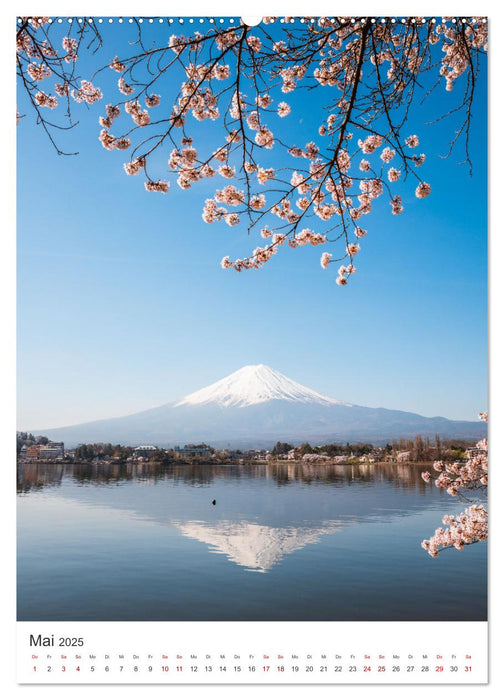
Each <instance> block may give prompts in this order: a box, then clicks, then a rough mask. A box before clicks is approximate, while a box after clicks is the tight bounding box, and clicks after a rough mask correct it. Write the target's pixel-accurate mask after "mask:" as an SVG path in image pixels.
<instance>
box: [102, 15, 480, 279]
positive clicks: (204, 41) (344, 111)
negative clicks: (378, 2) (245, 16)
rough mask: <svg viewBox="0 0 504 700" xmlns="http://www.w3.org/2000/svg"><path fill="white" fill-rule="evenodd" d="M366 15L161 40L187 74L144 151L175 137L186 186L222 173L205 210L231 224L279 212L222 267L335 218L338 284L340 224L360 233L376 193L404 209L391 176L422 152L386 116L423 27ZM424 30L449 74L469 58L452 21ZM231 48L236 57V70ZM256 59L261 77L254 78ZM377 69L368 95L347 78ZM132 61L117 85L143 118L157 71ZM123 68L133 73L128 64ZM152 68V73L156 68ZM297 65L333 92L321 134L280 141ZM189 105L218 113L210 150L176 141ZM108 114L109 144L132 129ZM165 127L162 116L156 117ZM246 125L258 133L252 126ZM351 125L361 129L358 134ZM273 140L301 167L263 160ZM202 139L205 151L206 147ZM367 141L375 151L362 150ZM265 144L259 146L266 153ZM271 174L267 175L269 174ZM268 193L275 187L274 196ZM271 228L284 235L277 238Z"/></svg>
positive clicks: (201, 112)
mask: <svg viewBox="0 0 504 700" xmlns="http://www.w3.org/2000/svg"><path fill="white" fill-rule="evenodd" d="M308 20H309V21H308ZM285 21H287V19H286V20H285ZM368 24H369V23H367V24H366V23H363V25H362V28H361V27H360V25H359V24H357V25H356V24H355V23H354V22H352V21H351V20H350V18H347V19H346V20H345V18H319V20H318V22H317V24H315V23H314V22H312V21H311V18H307V22H306V28H307V32H306V42H307V43H306V44H300V46H302V48H299V47H298V46H297V43H296V42H298V41H299V38H298V37H299V36H301V34H302V31H301V30H300V31H299V32H297V31H293V32H292V33H291V31H290V30H288V29H287V31H286V32H285V34H284V36H283V37H282V40H279V41H274V40H273V39H272V38H271V37H269V36H268V34H267V33H266V32H265V33H264V36H263V35H261V39H260V38H259V37H258V36H255V35H254V34H252V33H250V31H249V30H248V29H244V28H242V27H234V28H231V27H230V28H229V29H225V28H224V27H221V26H214V27H213V28H212V30H211V31H208V32H207V33H206V34H205V35H202V34H200V33H199V32H194V33H193V34H192V35H191V36H189V37H186V36H183V35H180V36H176V35H172V36H171V37H170V39H169V41H168V47H169V50H167V55H168V54H169V62H171V63H174V64H175V63H177V64H178V65H179V66H180V67H181V68H182V69H183V71H185V75H183V80H182V82H181V84H180V91H179V94H178V95H177V97H176V99H175V100H174V103H173V106H172V108H171V115H170V113H169V112H168V115H167V118H164V119H161V120H160V122H157V124H163V122H166V123H167V125H166V131H165V133H164V134H163V133H161V134H160V135H157V134H156V135H153V136H151V134H152V132H147V133H148V136H146V137H145V142H147V141H148V140H150V139H151V138H152V139H153V142H154V147H153V148H151V147H150V145H149V149H148V151H147V153H150V152H151V151H152V150H155V148H157V147H158V145H160V144H161V143H163V142H164V143H168V141H171V142H172V143H173V146H175V148H173V150H172V152H171V154H170V157H169V161H168V164H169V167H170V169H171V170H172V171H175V172H176V173H177V175H178V180H177V182H178V184H179V186H180V187H181V188H182V189H188V188H189V187H191V186H192V185H193V184H194V183H196V182H198V181H199V180H201V179H202V178H207V177H213V176H215V175H216V174H219V175H221V176H222V177H223V178H225V179H227V180H229V181H230V184H229V185H228V186H226V187H223V188H222V189H218V190H216V192H215V195H214V197H213V198H212V199H207V200H206V202H205V205H204V208H203V214H202V216H203V219H204V221H205V222H207V223H214V222H215V221H221V222H225V223H227V225H229V226H237V225H238V224H239V223H240V216H242V214H244V213H246V214H247V215H248V217H249V221H250V222H251V226H252V227H254V226H255V225H256V224H258V222H259V221H260V220H262V219H263V217H265V216H270V215H273V216H276V217H278V219H280V220H281V223H280V224H278V223H277V226H279V227H280V230H282V233H281V234H276V233H275V230H274V227H272V228H270V227H269V226H268V225H265V223H263V222H262V221H261V225H260V226H261V228H260V227H259V225H258V226H257V228H260V233H261V236H262V237H263V238H267V239H268V241H269V243H271V245H267V246H266V247H264V248H262V247H259V248H257V249H256V250H255V251H254V252H253V254H252V255H251V256H250V258H247V259H246V260H236V261H234V262H232V261H230V260H229V258H225V259H224V261H223V263H224V264H223V267H226V268H233V269H235V270H238V271H241V270H243V269H249V268H255V267H257V266H260V265H262V264H264V263H265V262H266V261H267V260H269V259H270V258H271V256H272V255H274V254H275V253H276V251H277V249H278V247H279V246H281V245H282V244H283V243H286V244H288V246H289V247H291V248H295V247H298V246H302V245H305V244H306V243H310V244H311V245H318V244H319V243H320V242H322V241H325V240H327V233H329V232H330V231H332V230H335V229H339V232H338V233H337V234H336V236H335V237H334V239H333V240H341V239H342V238H343V235H344V236H345V238H344V241H345V244H346V248H345V255H344V256H343V258H341V260H344V258H350V260H349V261H348V260H347V261H346V262H347V263H349V264H347V265H344V266H343V268H344V271H343V272H342V273H340V274H339V278H338V279H339V280H340V281H338V280H337V281H338V284H342V285H343V284H346V283H347V280H348V277H349V275H350V274H353V273H354V272H355V268H354V266H353V264H352V260H353V257H354V256H355V255H356V253H357V252H359V250H360V245H359V243H350V242H349V240H348V233H349V232H351V231H353V232H354V234H355V237H356V238H357V239H358V240H359V241H360V239H361V238H363V237H364V236H365V235H366V233H367V227H366V224H362V225H361V221H362V220H363V217H364V216H366V215H368V214H369V213H371V211H372V207H373V205H374V204H375V200H376V199H377V198H378V197H380V196H381V195H382V194H383V193H384V192H385V191H386V192H387V193H388V194H389V199H390V205H391V207H392V214H394V215H398V214H401V213H402V212H403V210H404V207H403V203H402V199H401V197H400V196H399V195H397V194H395V193H394V192H393V189H392V188H391V183H392V184H393V183H396V182H398V181H399V180H401V179H406V177H407V175H408V174H411V173H412V172H414V171H413V166H415V167H419V166H421V165H422V164H423V163H424V162H425V154H418V153H415V154H414V155H406V153H408V151H407V148H410V149H415V148H416V147H418V146H419V144H420V140H419V137H418V136H417V135H416V134H411V135H409V136H407V137H406V138H405V135H404V134H403V133H402V126H403V125H402V123H400V124H399V122H397V124H393V119H394V114H393V111H394V109H395V106H396V105H398V104H400V103H401V101H402V100H406V98H407V94H408V87H407V86H408V85H409V84H410V83H409V82H404V81H405V79H406V78H405V76H406V77H407V78H408V81H410V78H411V77H412V79H413V80H416V79H417V76H418V75H420V74H421V73H422V72H423V71H426V70H427V64H428V61H427V60H426V55H427V53H428V51H427V52H425V51H424V50H423V48H422V44H421V42H420V41H418V40H417V39H416V38H415V39H414V40H413V37H417V35H418V36H420V35H419V34H418V32H419V31H420V30H421V29H422V27H420V25H419V24H418V23H417V20H416V19H415V18H411V19H409V20H407V21H406V22H405V23H404V26H403V27H400V26H394V25H393V24H392V23H391V22H389V21H386V22H383V23H379V24H378V23H376V24H374V25H373V26H371V25H369V26H368ZM480 24H481V23H480V22H477V23H476V25H475V26H471V27H470V28H468V31H466V32H465V36H466V37H467V41H468V42H469V45H470V46H471V47H483V46H484V42H486V38H484V36H483V34H484V32H483V30H480V29H479V27H480ZM312 25H313V26H312ZM365 27H366V29H365ZM411 27H413V29H412V30H411ZM366 31H367V32H368V35H367V39H366V41H365V40H364V37H365V32H366ZM426 36H427V37H428V38H429V41H431V42H432V45H434V43H436V41H441V43H442V44H443V47H444V48H443V53H444V54H445V55H444V58H443V60H442V61H441V71H442V73H441V74H442V75H445V77H446V78H447V80H448V79H449V78H450V77H451V79H452V80H453V79H454V77H457V76H458V75H461V74H462V72H464V71H466V70H467V69H468V65H467V62H466V63H464V60H465V58H467V56H468V55H469V54H467V56H466V57H465V58H464V56H463V55H462V54H463V51H462V48H461V42H460V37H461V33H460V29H459V28H458V25H457V30H455V29H451V28H450V26H449V22H446V23H443V28H442V30H441V31H438V33H436V32H434V31H433V30H431V29H429V31H427V32H426ZM432 37H433V38H432ZM302 41H305V39H304V38H303V40H302ZM205 47H207V49H205ZM164 50H165V49H161V53H160V54H159V59H160V60H159V62H158V64H157V65H158V66H159V65H163V64H162V57H163V53H162V52H163V51H164ZM437 50H439V49H437ZM157 51H158V49H156V52H157ZM172 52H173V53H174V54H175V57H173V53H172ZM142 60H146V63H148V64H149V65H152V64H151V54H150V53H149V51H148V50H146V51H145V53H144V54H142ZM238 60H240V61H241V64H240V66H239V67H238V71H235V68H236V65H237V61H238ZM138 65H140V64H138ZM133 66H135V68H137V65H136V64H135V61H133V63H132V59H124V60H121V59H120V58H119V57H118V56H116V57H114V59H113V60H112V61H111V63H110V67H111V69H113V70H114V71H117V72H120V73H122V74H123V75H126V71H128V70H129V71H132V68H133ZM382 67H383V68H382ZM258 71H260V76H261V77H260V80H259V79H258V78H257V76H258V74H259V73H258ZM378 71H379V77H378V81H379V82H380V86H379V87H380V90H378V88H376V92H373V93H372V94H373V97H372V98H371V97H367V96H366V94H365V91H363V90H361V88H360V87H359V89H358V90H355V89H354V84H355V85H356V80H357V78H359V77H361V76H362V77H363V79H364V80H365V81H368V80H369V79H375V78H374V76H376V75H377V74H378ZM139 73H140V70H138V71H136V72H135V78H134V80H132V85H128V84H127V83H126V82H125V81H124V77H123V75H121V77H120V78H119V90H120V92H121V93H122V94H125V95H131V96H132V97H131V101H130V102H126V104H125V110H126V112H127V113H129V114H130V115H131V117H132V118H133V121H134V123H135V125H137V126H147V125H149V123H150V118H149V113H148V111H147V110H143V109H142V108H141V107H140V102H139V100H140V99H141V97H142V95H143V94H144V93H145V91H146V90H147V87H146V86H148V88H149V89H150V88H151V87H152V88H153V87H154V84H155V81H156V80H157V78H154V79H153V80H152V81H151V80H150V78H149V81H145V82H143V83H142V82H141V80H142V78H141V77H137V76H138V75H139ZM235 73H236V75H235ZM448 73H449V74H450V75H448ZM127 75H132V72H129V73H127ZM150 75H154V72H151V73H150ZM305 76H307V79H306V85H307V86H308V85H313V78H315V80H316V81H317V82H318V83H319V85H323V86H325V85H327V86H330V92H331V95H332V97H331V106H330V109H328V114H327V115H326V117H325V119H324V120H323V123H322V124H321V126H320V127H319V135H320V136H321V137H323V141H322V142H320V145H319V143H316V142H315V141H309V142H308V143H306V144H305V146H304V147H299V146H296V145H291V144H288V143H285V140H286V139H285V133H281V132H280V131H277V127H276V126H275V124H276V122H275V121H274V120H275V119H278V118H284V117H286V116H287V115H289V114H290V113H291V106H290V105H289V104H288V103H287V102H283V101H282V102H278V103H276V94H278V92H276V93H275V90H276V91H281V92H282V93H289V92H292V91H294V90H296V89H297V88H298V87H299V86H300V85H302V84H304V82H302V81H303V79H304V78H305ZM364 76H365V78H364ZM158 77H159V76H158ZM227 79H235V80H236V82H235V83H234V84H233V85H227V84H224V86H221V85H219V87H218V88H217V87H216V85H217V83H218V82H219V81H225V80H227ZM366 85H368V82H366ZM307 94H309V93H307ZM382 97H383V98H384V101H385V99H388V100H389V108H390V109H391V112H390V113H387V114H386V118H387V119H392V122H390V121H389V126H390V128H389V127H387V126H385V128H384V130H383V132H382V133H378V132H377V131H376V129H377V128H380V129H381V128H382V127H381V126H378V125H380V124H381V123H385V124H386V121H387V120H386V118H385V112H384V111H383V109H382V107H381V101H380V100H381V98H382ZM159 103H160V97H159V95H155V94H151V95H149V94H147V93H145V105H146V107H147V108H150V107H154V106H157V105H158V104H159ZM275 103H276V106H275ZM366 114H368V115H369V114H376V115H380V114H381V116H382V117H383V119H382V121H381V122H380V121H378V120H375V121H374V122H373V121H372V118H370V119H369V120H368V121H366V120H364V121H363V115H366ZM191 116H192V117H193V118H194V119H195V120H196V121H199V122H201V121H204V120H211V121H215V120H217V119H221V120H222V123H223V126H224V130H225V135H224V136H223V137H222V141H221V142H220V144H221V145H220V146H217V147H216V145H215V144H213V146H212V150H210V151H209V152H208V153H206V154H205V155H200V156H198V153H197V151H196V149H195V148H194V147H193V146H192V140H191V143H185V144H184V140H189V139H188V133H189V126H190V119H191ZM266 117H267V118H266ZM113 118H114V117H111V116H110V115H109V114H107V116H106V117H103V118H102V119H101V120H100V123H101V125H102V126H103V127H104V131H103V132H102V134H101V136H100V140H101V141H102V143H103V144H104V146H105V147H106V148H108V149H109V150H112V149H113V148H121V147H122V146H123V145H125V144H126V143H128V141H129V140H128V139H127V138H126V137H125V138H123V139H116V138H115V137H114V136H112V135H111V134H110V131H109V130H110V128H111V125H112V121H113ZM172 127H177V128H178V129H180V131H179V132H178V133H179V134H180V136H178V137H177V136H175V130H174V129H173V128H172ZM349 127H350V128H354V127H355V129H356V130H357V132H358V133H356V135H355V140H356V141H357V145H358V148H357V147H355V146H354V145H353V144H352V143H351V141H352V138H353V134H352V133H351V132H350V131H349V130H348V128H349ZM161 129H162V130H163V129H164V127H163V126H161ZM249 130H250V131H252V132H254V133H253V134H250V131H249ZM359 135H360V136H361V138H358V137H359ZM166 137H168V138H166ZM307 138H310V137H309V136H308V137H307ZM179 142H180V146H179ZM405 147H407V148H405ZM273 148H275V149H280V148H283V149H285V150H286V151H287V152H288V153H289V154H290V155H291V156H293V157H295V158H299V159H300V161H301V163H302V165H300V166H298V167H297V170H294V168H293V167H292V166H289V165H288V164H283V165H282V167H279V168H277V169H275V168H272V167H267V166H268V165H269V163H268V161H267V156H268V151H269V150H271V149H273ZM146 150H147V149H146ZM198 150H200V151H201V153H202V154H203V152H204V151H203V148H201V149H200V148H198ZM212 151H213V152H212ZM373 153H375V154H376V155H375V156H373V157H370V158H368V157H369V156H371V155H372V154H373ZM261 154H263V155H264V156H265V158H264V160H263V159H262V158H261V157H260V156H261ZM362 156H365V157H364V158H363V157H362ZM397 158H399V162H397ZM394 159H396V160H395V161H394ZM137 161H138V159H134V160H131V161H130V163H126V164H125V166H124V168H125V170H126V172H127V173H128V174H137V173H138V172H139V171H140V170H141V169H142V168H143V167H145V163H144V162H143V161H140V162H137ZM215 161H217V163H216V162H215ZM306 161H309V162H306ZM298 162H299V161H298ZM392 162H394V163H395V164H396V165H395V167H392ZM256 178H257V182H258V183H259V185H261V186H266V187H268V186H270V189H268V190H267V191H266V192H265V194H259V193H256V192H255V189H254V184H255V183H254V182H253V180H255V179H256ZM273 180H274V181H275V184H274V185H272V184H271V185H270V182H271V181H273ZM238 183H239V184H238ZM245 185H246V187H245ZM431 189H432V188H431V186H430V185H429V184H428V183H427V182H422V181H421V180H420V178H417V186H416V190H415V195H416V197H417V198H418V199H424V198H425V197H427V196H428V195H429V194H430V193H431ZM270 193H275V194H274V195H273V197H270ZM270 199H271V205H268V208H267V210H265V208H266V201H268V202H270ZM241 205H242V206H243V209H242V210H241V211H238V212H230V211H228V207H237V206H241ZM313 217H317V218H318V219H319V220H320V221H321V222H323V223H322V224H319V225H320V226H324V229H325V230H326V231H327V233H320V234H314V233H313V231H311V234H310V236H308V235H307V234H306V232H307V231H310V229H309V228H308V226H310V225H313V224H312V221H313ZM315 220H316V219H315ZM301 222H302V223H301ZM357 222H359V225H357ZM302 227H303V228H302ZM300 229H302V230H301V231H300ZM298 231H299V232H298ZM277 235H278V236H280V238H277V239H276V238H275V236H277ZM331 258H332V255H331V254H330V253H324V254H323V255H322V258H321V266H322V267H323V269H326V268H327V266H328V264H329V262H330V261H331Z"/></svg>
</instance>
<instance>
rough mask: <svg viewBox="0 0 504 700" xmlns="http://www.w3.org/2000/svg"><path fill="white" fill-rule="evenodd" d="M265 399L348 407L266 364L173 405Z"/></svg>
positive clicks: (251, 367) (244, 402)
mask: <svg viewBox="0 0 504 700" xmlns="http://www.w3.org/2000/svg"><path fill="white" fill-rule="evenodd" d="M265 401H301V402H304V403H318V404H322V405H340V406H344V405H346V406H349V405H350V404H344V403H343V402H342V401H337V400H336V399H331V398H329V396H323V395H322V394H319V393H317V392H316V391H313V390H312V389H308V387H306V386H303V385H302V384H298V383H297V382H295V381H293V380H292V379H289V377H286V376H285V375H284V374H280V372H276V371H275V370H274V369H271V367H268V366H267V365H247V366H246V367H242V368H241V369H239V370H238V371H236V372H233V374H230V375H228V376H227V377H224V379H221V380H220V381H218V382H215V383H214V384H210V386H206V387H205V388H204V389H200V390H199V391H195V392H194V393H192V394H188V396H185V397H184V398H183V399H181V400H180V401H177V403H176V404H175V406H201V405H204V404H210V403H213V404H216V405H217V406H222V407H226V408H227V407H229V406H242V407H243V406H253V405H254V404H258V403H264V402H265Z"/></svg>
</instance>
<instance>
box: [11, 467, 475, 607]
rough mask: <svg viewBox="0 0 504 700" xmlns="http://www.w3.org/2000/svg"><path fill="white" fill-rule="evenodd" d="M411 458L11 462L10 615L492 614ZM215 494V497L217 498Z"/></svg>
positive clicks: (453, 506)
mask: <svg viewBox="0 0 504 700" xmlns="http://www.w3.org/2000/svg"><path fill="white" fill-rule="evenodd" d="M421 471H422V468H420V467H418V466H408V465H390V466H378V465H371V466H369V465H366V466H362V465H361V466H337V467H314V466H305V465H300V464H298V465H288V466H274V467H272V466H252V467H246V466H218V467H215V466H204V467H189V466H171V467H160V466H156V465H140V466H133V465H126V466H110V467H106V466H98V465H93V466H77V465H76V466H61V465H54V466H53V465H34V464H30V465H20V466H19V467H18V619H19V620H486V603H487V601H486V546H485V544H478V545H475V546H471V547H468V548H466V549H465V550H464V551H463V552H457V551H456V550H447V551H445V552H442V553H441V554H440V556H439V557H438V558H437V559H432V558H431V557H429V555H428V554H427V553H426V552H425V551H424V550H423V549H421V547H420V542H421V540H422V539H424V538H427V537H430V535H431V534H432V533H433V532H434V530H435V528H436V527H438V526H440V525H441V518H442V516H443V515H444V514H445V513H447V512H449V513H458V512H460V511H462V510H463V505H462V504H459V503H457V501H456V500H455V499H453V498H451V497H449V496H446V495H443V494H441V493H440V492H439V490H438V489H437V488H435V486H433V484H432V483H430V484H425V483H424V482H423V481H422V479H421V477H420V472H421ZM213 499H215V500H216V501H217V503H216V505H215V506H214V505H212V500H213Z"/></svg>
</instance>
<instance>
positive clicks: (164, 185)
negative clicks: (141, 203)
mask: <svg viewBox="0 0 504 700" xmlns="http://www.w3.org/2000/svg"><path fill="white" fill-rule="evenodd" d="M144 184H145V189H146V190H147V192H162V193H163V194H166V193H167V192H168V190H169V188H170V184H169V183H168V182H166V180H158V181H157V182H153V181H152V180H147V182H145V183H144Z"/></svg>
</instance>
